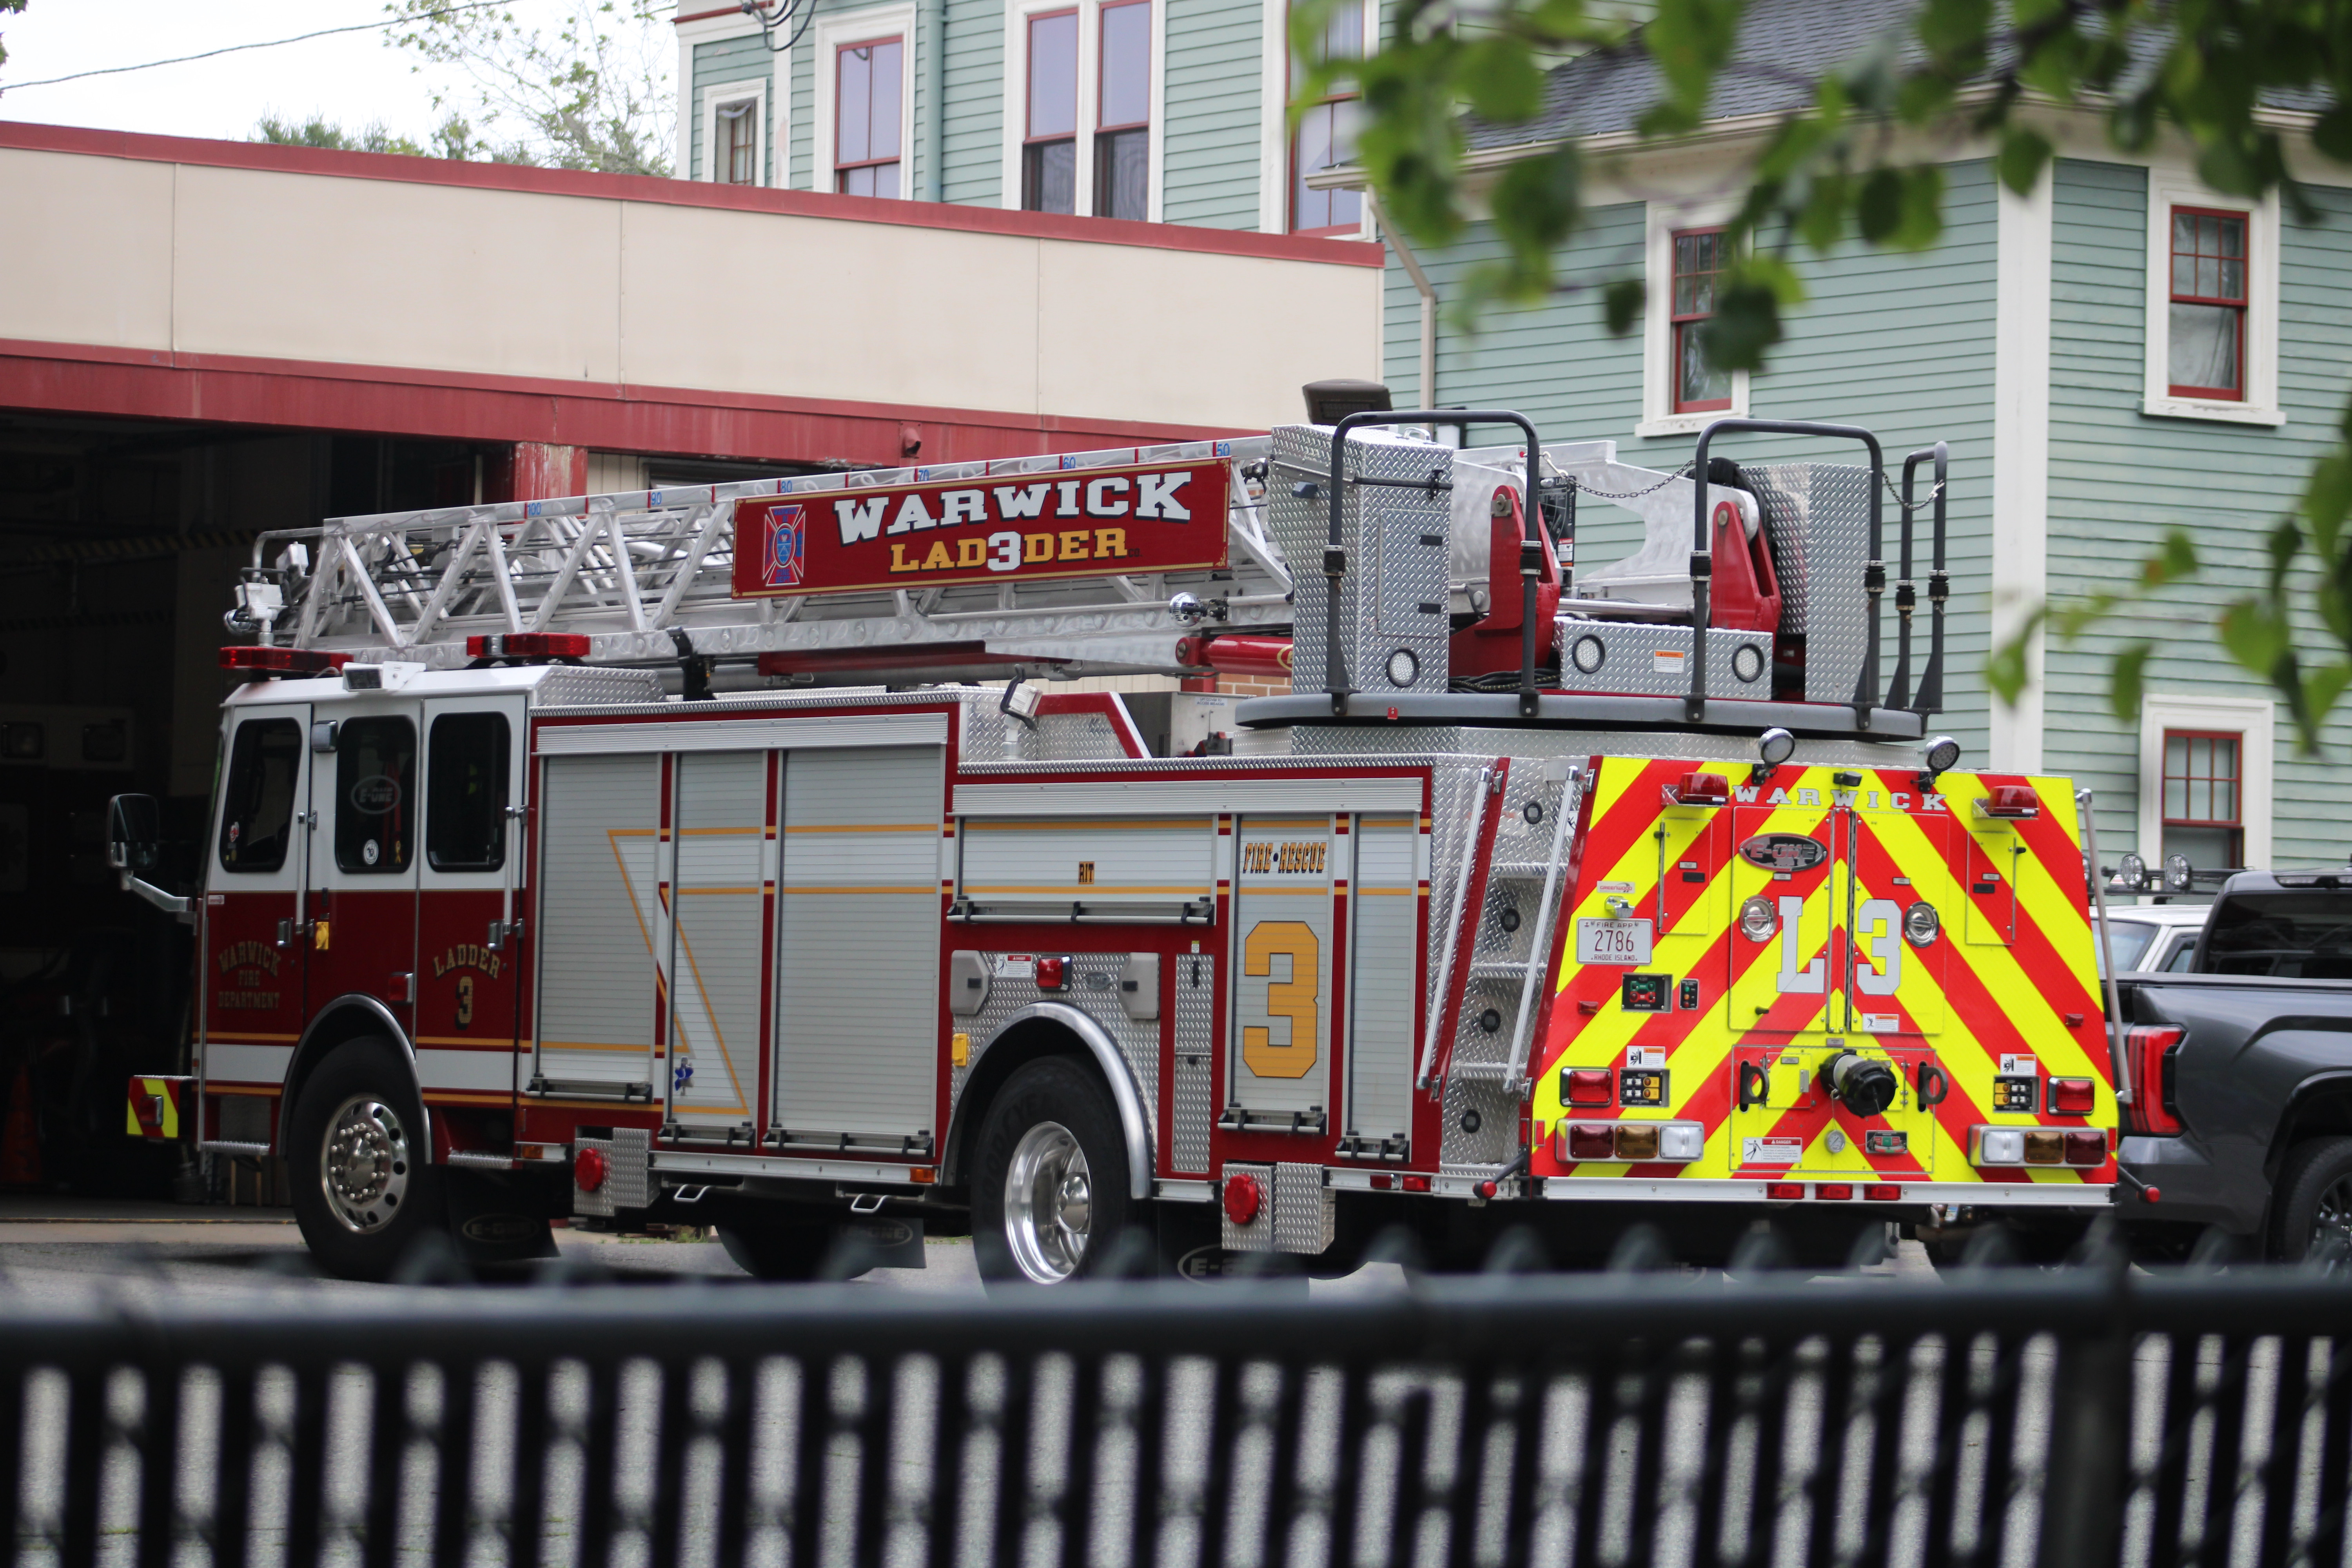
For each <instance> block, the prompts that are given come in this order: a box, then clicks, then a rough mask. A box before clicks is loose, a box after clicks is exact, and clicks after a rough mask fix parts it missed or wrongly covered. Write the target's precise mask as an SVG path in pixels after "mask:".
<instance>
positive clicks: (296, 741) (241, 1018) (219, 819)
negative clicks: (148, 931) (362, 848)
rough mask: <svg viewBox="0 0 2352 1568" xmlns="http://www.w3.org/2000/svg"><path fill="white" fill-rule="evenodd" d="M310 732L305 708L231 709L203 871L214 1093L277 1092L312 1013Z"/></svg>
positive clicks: (207, 1057) (206, 1013) (208, 1069)
mask: <svg viewBox="0 0 2352 1568" xmlns="http://www.w3.org/2000/svg"><path fill="white" fill-rule="evenodd" d="M309 736H310V706H309V705H308V704H307V703H299V702H297V703H271V704H268V705H267V706H263V705H260V704H255V705H251V706H246V705H241V704H240V705H236V706H233V707H231V708H230V709H229V710H228V723H227V730H226V736H225V741H226V758H227V765H226V768H225V769H224V771H223V773H222V780H221V792H220V803H219V811H218V815H217V816H215V820H214V822H213V825H212V845H211V849H210V857H211V858H210V860H209V862H208V863H207V866H206V868H205V894H204V903H205V909H204V936H203V941H204V962H203V966H202V968H203V973H202V975H201V978H200V992H199V994H200V995H201V997H202V1003H201V1017H200V1025H199V1026H200V1028H201V1029H202V1033H203V1041H204V1046H203V1049H202V1050H201V1051H200V1052H199V1053H198V1061H199V1062H200V1064H201V1066H202V1069H203V1072H204V1076H205V1081H206V1088H207V1089H208V1090H215V1091H216V1090H217V1088H218V1087H219V1086H222V1085H245V1086H251V1087H263V1086H266V1087H268V1089H271V1090H272V1091H275V1090H276V1089H277V1088H278V1086H279V1085H280V1084H282V1083H284V1082H285V1080H286V1066H287V1063H288V1062H289V1060H290V1059H291V1058H292V1057H293V1053H294V1047H295V1045H296V1043H297V1042H298V1041H299V1039H300V1038H301V1035H302V1025H303V1021H304V1019H305V1018H306V1017H307V1016H308V1014H307V1012H306V1010H305V1005H304V996H303V983H304V973H305V969H306V964H305V958H306V955H307V952H308V950H309V947H310V942H309V941H308V939H307V936H306V935H305V933H304V931H303V929H302V927H303V922H304V920H305V918H306V915H305V910H304V907H303V906H304V900H303V891H304V880H305V872H306V871H307V869H308V864H309V862H308V858H307V854H308V846H307V845H306V843H305V839H306V837H308V834H309V829H308V828H307V827H306V826H305V825H304V813H305V811H306V809H307V807H308V805H309V800H310V762H311V758H310V745H309ZM266 1126H267V1124H266V1122H265V1124H264V1127H265V1130H266ZM221 1135H222V1136H224V1137H226V1136H227V1135H228V1134H227V1133H226V1132H224V1133H222V1134H221Z"/></svg>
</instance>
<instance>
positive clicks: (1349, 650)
mask: <svg viewBox="0 0 2352 1568" xmlns="http://www.w3.org/2000/svg"><path fill="white" fill-rule="evenodd" d="M1453 467H1454V453H1453V450H1452V449H1451V448H1449V447H1440V446H1437V445H1435V444H1434V443H1433V442H1429V441H1419V440H1408V439H1406V438H1404V437H1401V436H1398V435H1396V434H1394V433H1392V432H1390V431H1385V430H1356V431H1351V432H1349V437H1348V469H1347V471H1348V472H1349V474H1350V475H1354V476H1360V477H1361V478H1364V479H1388V480H1395V481H1397V482H1398V483H1399V484H1404V483H1408V482H1409V483H1411V484H1412V486H1413V487H1414V488H1412V489H1398V488H1392V487H1391V486H1389V485H1363V484H1349V485H1346V486H1344V487H1343V489H1342V491H1341V495H1340V507H1339V543H1340V547H1341V548H1342V549H1344V550H1345V551H1346V552H1347V553H1348V570H1347V574H1346V575H1344V576H1342V577H1341V578H1340V579H1339V604H1338V605H1337V606H1336V611H1337V614H1338V616H1339V660H1340V669H1341V678H1342V679H1344V680H1345V681H1346V682H1347V684H1348V688H1349V690H1352V691H1360V692H1363V693H1365V694H1366V696H1367V698H1368V699H1377V698H1379V697H1381V696H1382V695H1384V694H1386V693H1390V692H1397V691H1444V689H1446V681H1447V668H1446V658H1445V650H1446V638H1447V636H1448V635H1449V633H1450V632H1451V630H1452V625H1451V622H1450V621H1449V620H1448V618H1447V616H1446V604H1445V600H1446V584H1447V570H1446V562H1447V553H1446V552H1447V543H1446V541H1447V536H1448V530H1449V527H1450V524H1451V521H1452V516H1453V507H1454V497H1453V491H1452V489H1451V488H1450V487H1451V484H1452V474H1453ZM1273 468H1274V471H1273V474H1272V483H1271V485H1270V486H1269V489H1270V491H1271V494H1272V500H1273V505H1272V506H1271V507H1270V508H1269V509H1268V510H1269V512H1270V514H1271V516H1270V519H1269V523H1268V528H1269V531H1271V532H1272V533H1273V535H1274V541H1275V543H1276V545H1277V546H1278V547H1280V549H1281V551H1282V553H1283V558H1284V559H1285V560H1286V561H1288V562H1289V563H1290V571H1291V578H1292V584H1293V589H1294V592H1295V594H1296V599H1295V601H1294V605H1293V609H1294V617H1293V625H1294V627H1295V631H1294V633H1293V647H1295V648H1296V650H1297V651H1296V653H1295V654H1294V655H1293V658H1292V660H1291V676H1290V682H1291V689H1293V690H1295V691H1302V692H1303V691H1323V690H1327V689H1328V679H1327V677H1326V668H1327V667H1326V658H1325V651H1324V650H1325V647H1326V646H1327V644H1326V638H1327V637H1328V635H1329V631H1328V628H1329V626H1330V624H1331V621H1330V617H1331V615H1332V614H1333V612H1334V606H1332V605H1331V604H1330V602H1329V601H1330V586H1331V582H1330V579H1329V578H1328V577H1326V576H1324V575H1323V570H1322V563H1323V551H1324V547H1325V545H1326V544H1327V543H1328V540H1329V537H1330V527H1331V502H1330V499H1329V495H1328V490H1329V488H1330V484H1331V432H1330V430H1329V429H1328V427H1326V426H1320V425H1285V426H1279V427H1277V428H1276V431H1275V432H1274V459H1273ZM1302 486H1312V487H1313V493H1312V494H1311V495H1305V496H1302V495H1300V494H1299V493H1298V490H1299V489H1300V488H1301V487H1302Z"/></svg>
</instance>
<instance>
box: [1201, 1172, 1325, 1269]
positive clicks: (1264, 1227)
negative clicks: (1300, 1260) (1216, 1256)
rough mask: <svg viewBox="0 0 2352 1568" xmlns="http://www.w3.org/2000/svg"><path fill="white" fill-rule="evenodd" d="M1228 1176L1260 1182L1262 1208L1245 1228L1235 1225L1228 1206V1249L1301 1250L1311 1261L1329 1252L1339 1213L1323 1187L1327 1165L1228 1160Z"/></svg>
mask: <svg viewBox="0 0 2352 1568" xmlns="http://www.w3.org/2000/svg"><path fill="white" fill-rule="evenodd" d="M1224 1178H1225V1180H1226V1181H1227V1182H1233V1181H1236V1180H1240V1179H1244V1178H1246V1179H1247V1180H1249V1181H1250V1182H1253V1183H1255V1184H1256V1188H1257V1192H1258V1205H1259V1206H1258V1209H1257V1212H1256V1213H1255V1214H1254V1215H1251V1217H1250V1219H1249V1220H1248V1222H1247V1223H1245V1224H1242V1225H1235V1224H1234V1217H1233V1211H1232V1209H1231V1208H1230V1207H1229V1206H1228V1207H1226V1208H1225V1211H1224V1214H1223V1226H1224V1236H1223V1243H1224V1248H1225V1250H1226V1251H1228V1252H1296V1253H1300V1254H1304V1255H1307V1256H1310V1257H1311V1256H1313V1255H1315V1254H1317V1253H1321V1252H1326V1251H1328V1250H1329V1249H1330V1246H1331V1240H1332V1237H1334V1235H1336V1234H1337V1232H1336V1228H1335V1226H1336V1216H1337V1213H1338V1210H1337V1207H1336V1205H1335V1204H1334V1203H1333V1201H1332V1196H1331V1189H1330V1188H1329V1187H1327V1186H1325V1185H1324V1184H1323V1167H1322V1166H1320V1165H1314V1164H1307V1163H1287V1162H1286V1163H1281V1164H1275V1165H1244V1164H1238V1163H1234V1162H1232V1161H1228V1162H1226V1164H1225V1172H1224Z"/></svg>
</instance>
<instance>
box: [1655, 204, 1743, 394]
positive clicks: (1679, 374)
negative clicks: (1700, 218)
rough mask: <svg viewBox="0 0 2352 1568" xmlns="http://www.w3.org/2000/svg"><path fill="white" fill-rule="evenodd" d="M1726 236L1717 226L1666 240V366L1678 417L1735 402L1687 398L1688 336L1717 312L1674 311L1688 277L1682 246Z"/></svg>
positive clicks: (1681, 232)
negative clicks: (1679, 286)
mask: <svg viewBox="0 0 2352 1568" xmlns="http://www.w3.org/2000/svg"><path fill="white" fill-rule="evenodd" d="M1722 232H1723V226H1722V225H1720V224H1717V225H1715V226H1712V227H1707V228H1678V229H1675V230H1673V231H1672V232H1670V233H1669V234H1668V235H1667V236H1666V312H1667V314H1666V321H1667V327H1668V334H1667V335H1668V342H1667V345H1666V352H1667V355H1668V360H1667V364H1666V374H1667V376H1668V378H1669V393H1670V395H1669V398H1668V401H1669V402H1670V403H1672V404H1673V405H1674V408H1673V411H1674V412H1675V413H1676V414H1714V413H1718V412H1720V411H1721V410H1723V409H1726V408H1728V407H1730V406H1731V399H1730V398H1729V397H1697V398H1685V396H1684V395H1683V338H1684V335H1685V333H1688V332H1693V331H1697V330H1698V328H1699V325H1700V323H1702V322H1704V321H1710V320H1712V319H1713V317H1714V315H1715V312H1714V311H1713V310H1685V311H1680V312H1677V311H1676V310H1675V308H1674V306H1675V294H1676V293H1677V292H1678V290H1677V289H1675V284H1676V283H1677V282H1679V281H1680V280H1681V279H1682V278H1683V276H1684V274H1683V271H1682V268H1681V266H1680V260H1679V258H1680V257H1681V255H1682V246H1681V243H1680V242H1681V241H1683V240H1685V239H1696V238H1698V237H1701V236H1703V235H1709V234H1721V233H1722ZM1715 276H1718V277H1719V276H1721V274H1720V272H1719V271H1718V272H1717V273H1716V274H1715Z"/></svg>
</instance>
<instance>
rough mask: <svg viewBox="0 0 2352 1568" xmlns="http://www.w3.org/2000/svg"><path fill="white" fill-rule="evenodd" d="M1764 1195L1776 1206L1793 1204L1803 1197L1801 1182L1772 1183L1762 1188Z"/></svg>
mask: <svg viewBox="0 0 2352 1568" xmlns="http://www.w3.org/2000/svg"><path fill="white" fill-rule="evenodd" d="M1764 1195H1765V1196H1766V1197H1768V1198H1769V1199H1771V1200H1772V1201H1773V1202H1774V1203H1776V1204H1786V1203H1794V1202H1795V1201H1796V1200H1797V1199H1799V1198H1801V1197H1803V1196H1804V1195H1805V1184H1804V1183H1802V1182H1773V1183H1770V1184H1767V1185H1766V1187H1765V1188H1764Z"/></svg>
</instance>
